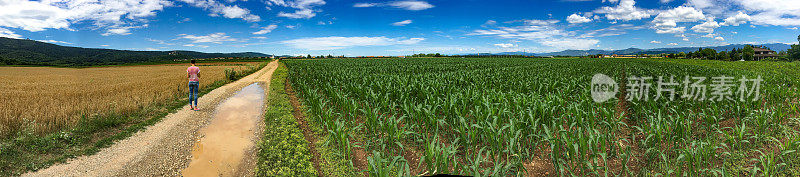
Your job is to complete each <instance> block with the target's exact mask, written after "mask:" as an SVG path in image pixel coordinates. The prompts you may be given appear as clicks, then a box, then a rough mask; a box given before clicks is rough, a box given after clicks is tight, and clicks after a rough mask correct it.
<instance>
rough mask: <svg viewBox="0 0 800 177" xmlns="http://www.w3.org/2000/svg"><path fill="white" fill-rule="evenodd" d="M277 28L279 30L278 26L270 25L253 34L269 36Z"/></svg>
mask: <svg viewBox="0 0 800 177" xmlns="http://www.w3.org/2000/svg"><path fill="white" fill-rule="evenodd" d="M276 28H278V25H269V26H266V27H263V28H261V30H260V31H256V32H253V34H267V33H270V32H272V30H275V29H276Z"/></svg>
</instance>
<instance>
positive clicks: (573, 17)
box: [567, 14, 592, 24]
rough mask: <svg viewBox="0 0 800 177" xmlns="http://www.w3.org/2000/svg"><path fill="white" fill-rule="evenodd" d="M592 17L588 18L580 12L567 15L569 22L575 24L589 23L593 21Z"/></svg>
mask: <svg viewBox="0 0 800 177" xmlns="http://www.w3.org/2000/svg"><path fill="white" fill-rule="evenodd" d="M591 21H592V19H589V18H586V17H584V16H580V15H578V14H572V15H570V16H569V17H567V22H569V23H572V24H575V23H588V22H591Z"/></svg>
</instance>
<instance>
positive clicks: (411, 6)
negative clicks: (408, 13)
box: [353, 0, 436, 11]
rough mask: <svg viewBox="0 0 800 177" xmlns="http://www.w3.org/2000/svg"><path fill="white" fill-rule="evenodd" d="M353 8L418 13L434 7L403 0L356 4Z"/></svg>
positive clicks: (424, 3) (422, 2)
mask: <svg viewBox="0 0 800 177" xmlns="http://www.w3.org/2000/svg"><path fill="white" fill-rule="evenodd" d="M353 7H392V8H397V9H404V10H413V11H418V10H425V9H430V8H433V7H436V6H433V5H431V4H430V3H428V2H426V1H417V0H404V1H392V2H385V3H356V4H354V5H353Z"/></svg>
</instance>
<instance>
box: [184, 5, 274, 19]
mask: <svg viewBox="0 0 800 177" xmlns="http://www.w3.org/2000/svg"><path fill="white" fill-rule="evenodd" d="M180 1H183V2H185V3H187V4H190V5H192V6H195V7H199V8H203V9H206V10H208V11H211V14H210V15H211V16H220V15H221V16H223V17H225V18H241V19H243V20H245V21H248V22H257V21H261V17H259V16H257V15H254V14H252V13H250V10H247V9H244V8H241V7H239V6H236V5H225V4H223V3H220V2H219V1H215V0H180Z"/></svg>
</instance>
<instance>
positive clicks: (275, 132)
mask: <svg viewBox="0 0 800 177" xmlns="http://www.w3.org/2000/svg"><path fill="white" fill-rule="evenodd" d="M285 81H286V66H284V65H283V64H281V65H280V66H279V67H278V69H276V70H275V73H273V74H272V81H271V84H270V86H269V89H270V90H269V95H268V96H267V97H268V98H267V99H268V103H269V106H268V107H267V111H266V113H264V124H265V128H264V130H265V131H264V137H263V139H262V140H261V142H259V152H258V165H257V166H256V175H257V176H317V175H316V170H315V169H314V167H313V165H312V163H311V154H310V153H309V149H308V145H307V144H306V140H305V139H304V138H303V133H302V132H301V130H300V129H299V128H298V125H297V120H296V119H295V118H294V116H293V115H292V106H291V105H290V104H289V98H288V95H287V94H286V90H285V89H284V83H285Z"/></svg>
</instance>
